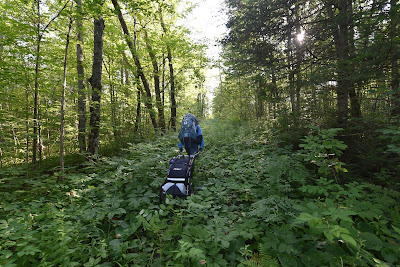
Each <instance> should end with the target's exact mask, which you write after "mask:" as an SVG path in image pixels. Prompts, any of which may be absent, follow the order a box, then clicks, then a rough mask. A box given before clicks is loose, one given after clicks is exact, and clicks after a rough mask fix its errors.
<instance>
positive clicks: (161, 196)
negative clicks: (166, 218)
mask: <svg viewBox="0 0 400 267" xmlns="http://www.w3.org/2000/svg"><path fill="white" fill-rule="evenodd" d="M159 197H160V204H162V203H163V202H164V201H165V193H164V190H163V189H162V188H160V195H159Z"/></svg>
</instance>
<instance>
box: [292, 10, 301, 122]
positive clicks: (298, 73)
mask: <svg viewBox="0 0 400 267" xmlns="http://www.w3.org/2000/svg"><path fill="white" fill-rule="evenodd" d="M299 12H300V11H299V3H298V2H296V4H295V13H296V14H295V17H296V18H295V19H296V22H295V23H296V38H295V42H294V43H295V46H296V108H295V118H296V121H297V118H299V116H300V90H301V85H302V78H301V64H302V60H303V48H302V44H301V41H300V40H299V39H298V38H297V37H298V36H299V35H300V34H301V29H300V14H299Z"/></svg>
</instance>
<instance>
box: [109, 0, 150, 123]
mask: <svg viewBox="0 0 400 267" xmlns="http://www.w3.org/2000/svg"><path fill="white" fill-rule="evenodd" d="M112 3H113V5H114V8H115V12H116V13H117V15H118V19H119V22H120V24H121V27H122V31H123V33H124V36H125V40H126V42H127V45H128V47H129V50H130V51H131V53H132V56H133V58H134V61H135V65H136V68H137V76H138V77H140V79H141V80H142V83H143V87H144V90H145V91H146V99H145V104H146V107H147V109H148V112H149V114H150V119H151V122H152V124H153V127H154V130H155V131H157V128H158V127H157V121H156V117H155V111H154V109H153V103H152V97H151V90H150V86H149V82H148V81H147V78H146V76H145V74H144V71H143V67H142V64H141V63H140V59H139V56H138V53H137V51H136V47H135V45H134V44H133V42H132V40H131V36H130V34H129V30H128V26H127V24H126V22H125V19H124V16H123V15H122V12H121V7H120V6H119V4H118V2H117V1H116V0H112Z"/></svg>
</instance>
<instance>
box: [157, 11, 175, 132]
mask: <svg viewBox="0 0 400 267" xmlns="http://www.w3.org/2000/svg"><path fill="white" fill-rule="evenodd" d="M159 12H160V23H161V28H162V29H163V32H164V34H165V35H166V36H167V35H168V31H167V27H166V26H165V23H164V19H163V15H162V9H161V5H160V8H159ZM165 46H166V47H167V58H168V66H169V77H170V88H171V90H170V99H171V128H172V130H173V131H176V99H175V76H174V75H175V74H174V65H173V63H172V52H171V47H170V46H169V44H168V43H165Z"/></svg>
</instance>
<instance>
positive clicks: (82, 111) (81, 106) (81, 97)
mask: <svg viewBox="0 0 400 267" xmlns="http://www.w3.org/2000/svg"><path fill="white" fill-rule="evenodd" d="M76 4H77V16H76V17H77V20H76V25H77V39H78V42H77V43H76V68H77V73H78V120H79V123H78V142H79V151H80V152H81V153H83V152H85V151H86V92H85V69H84V67H83V60H84V57H83V48H82V45H83V26H82V16H83V14H82V12H83V10H82V0H76Z"/></svg>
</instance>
